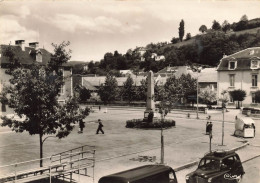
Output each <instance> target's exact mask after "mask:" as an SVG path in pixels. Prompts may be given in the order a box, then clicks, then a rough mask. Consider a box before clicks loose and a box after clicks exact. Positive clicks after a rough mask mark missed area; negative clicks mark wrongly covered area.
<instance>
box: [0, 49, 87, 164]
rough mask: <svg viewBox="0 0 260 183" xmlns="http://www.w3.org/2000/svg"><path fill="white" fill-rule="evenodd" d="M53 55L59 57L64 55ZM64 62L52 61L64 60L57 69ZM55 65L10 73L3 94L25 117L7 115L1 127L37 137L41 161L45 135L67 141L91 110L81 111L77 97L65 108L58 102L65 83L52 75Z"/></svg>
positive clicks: (67, 103)
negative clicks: (76, 125)
mask: <svg viewBox="0 0 260 183" xmlns="http://www.w3.org/2000/svg"><path fill="white" fill-rule="evenodd" d="M58 47H59V48H60V46H58ZM61 47H62V48H64V47H63V46H61ZM55 51H57V50H56V49H55ZM54 55H56V56H57V57H59V56H58V55H62V53H60V54H54ZM64 59H65V60H62V59H61V58H60V57H59V58H54V57H53V60H59V61H61V62H59V64H57V67H58V66H61V65H60V64H62V63H65V62H66V58H64ZM52 66H53V65H48V66H47V67H45V66H40V65H36V64H33V65H31V66H30V67H29V68H18V69H16V70H14V71H13V72H12V73H11V76H12V77H11V79H10V85H9V86H5V87H4V89H3V91H2V93H1V95H0V98H1V99H4V100H6V101H7V104H8V105H9V107H11V108H13V109H14V111H15V113H16V114H17V115H18V116H19V117H20V118H22V117H24V118H25V119H24V120H23V118H22V119H21V121H20V120H17V119H15V118H8V117H6V116H4V117H2V120H3V123H2V126H8V127H10V128H11V129H12V130H13V131H15V132H24V131H28V132H29V134H30V135H35V134H38V135H39V138H40V158H43V153H42V152H43V142H44V139H43V137H44V135H50V134H54V135H55V136H56V137H58V138H64V137H66V136H67V135H69V134H70V132H71V131H72V130H73V128H74V124H75V123H77V122H79V121H80V120H82V119H83V118H85V117H86V116H87V115H88V113H89V111H88V110H78V109H79V106H78V103H77V99H75V98H69V99H68V101H67V102H66V103H65V104H64V105H60V104H59V103H58V100H57V99H58V96H59V91H60V90H59V89H60V87H61V86H62V85H63V84H64V78H63V77H61V76H60V75H57V74H55V72H50V71H51V70H52V69H54V68H53V67H52ZM40 166H42V161H40Z"/></svg>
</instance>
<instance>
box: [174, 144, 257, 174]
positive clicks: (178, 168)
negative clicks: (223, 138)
mask: <svg viewBox="0 0 260 183" xmlns="http://www.w3.org/2000/svg"><path fill="white" fill-rule="evenodd" d="M248 145H249V142H246V143H245V144H243V145H241V146H239V147H235V148H233V149H230V150H233V151H236V150H239V149H242V148H244V147H246V146H248ZM259 156H260V155H257V156H256V157H252V158H250V159H248V160H245V161H243V162H242V163H244V162H247V161H250V160H251V159H254V158H257V157H259ZM198 163H199V161H193V162H190V163H187V164H184V165H182V166H179V167H177V168H174V171H175V172H178V171H181V170H184V169H186V168H189V167H192V166H194V165H196V164H198Z"/></svg>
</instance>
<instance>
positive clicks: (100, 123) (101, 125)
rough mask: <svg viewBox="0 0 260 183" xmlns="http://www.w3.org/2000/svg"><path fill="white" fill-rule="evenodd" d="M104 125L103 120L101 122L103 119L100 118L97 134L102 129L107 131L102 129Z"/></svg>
mask: <svg viewBox="0 0 260 183" xmlns="http://www.w3.org/2000/svg"><path fill="white" fill-rule="evenodd" d="M102 127H103V124H102V122H101V119H98V129H97V132H96V134H98V133H99V131H101V132H102V133H103V134H104V133H105V132H104V131H103V130H102Z"/></svg>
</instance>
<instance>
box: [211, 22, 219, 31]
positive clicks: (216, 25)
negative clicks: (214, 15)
mask: <svg viewBox="0 0 260 183" xmlns="http://www.w3.org/2000/svg"><path fill="white" fill-rule="evenodd" d="M211 28H212V29H213V30H221V26H220V24H219V23H218V22H217V21H216V20H214V21H213V24H212V27H211Z"/></svg>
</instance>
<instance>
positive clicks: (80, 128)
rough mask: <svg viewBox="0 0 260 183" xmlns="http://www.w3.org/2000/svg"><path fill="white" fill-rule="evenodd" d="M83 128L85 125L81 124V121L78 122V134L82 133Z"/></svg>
mask: <svg viewBox="0 0 260 183" xmlns="http://www.w3.org/2000/svg"><path fill="white" fill-rule="evenodd" d="M84 127H85V123H84V122H83V119H81V120H80V121H79V133H83V128H84Z"/></svg>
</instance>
